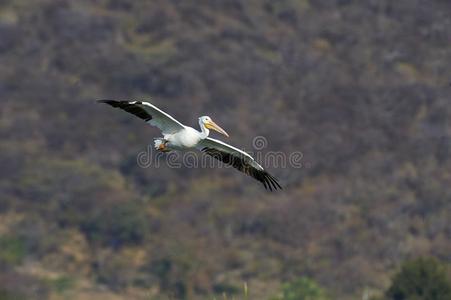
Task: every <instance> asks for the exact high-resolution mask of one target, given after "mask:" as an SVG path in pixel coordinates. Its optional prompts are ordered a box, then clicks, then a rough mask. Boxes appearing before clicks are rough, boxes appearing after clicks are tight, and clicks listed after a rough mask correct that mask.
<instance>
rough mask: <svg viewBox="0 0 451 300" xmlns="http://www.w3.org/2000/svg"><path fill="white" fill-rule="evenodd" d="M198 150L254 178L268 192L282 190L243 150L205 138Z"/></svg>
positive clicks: (274, 179)
mask: <svg viewBox="0 0 451 300" xmlns="http://www.w3.org/2000/svg"><path fill="white" fill-rule="evenodd" d="M198 148H199V149H200V150H201V151H202V152H204V153H206V154H208V155H210V156H212V157H214V158H216V159H218V160H220V161H222V162H223V163H226V164H228V165H231V166H232V167H234V168H235V169H237V170H239V171H241V172H243V173H245V174H247V175H249V176H251V177H254V178H255V179H257V180H258V181H260V182H261V183H263V185H264V186H265V188H266V189H268V190H270V191H272V190H277V189H282V187H281V186H280V184H279V183H278V182H277V180H276V178H274V177H273V176H272V175H270V174H269V173H268V172H266V171H265V169H263V167H262V166H260V165H259V164H258V163H257V162H256V161H255V160H254V159H253V158H252V156H250V155H249V154H247V153H246V152H244V151H243V150H240V149H238V148H235V147H233V146H230V145H228V144H226V143H224V142H221V141H219V140H215V139H212V138H206V139H204V140H202V141H200V142H199V145H198Z"/></svg>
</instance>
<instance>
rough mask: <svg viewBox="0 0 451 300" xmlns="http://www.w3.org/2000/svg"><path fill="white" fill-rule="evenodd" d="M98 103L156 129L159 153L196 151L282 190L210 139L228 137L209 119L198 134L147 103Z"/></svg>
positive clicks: (247, 159) (248, 160) (238, 153)
mask: <svg viewBox="0 0 451 300" xmlns="http://www.w3.org/2000/svg"><path fill="white" fill-rule="evenodd" d="M98 102H100V103H106V104H108V105H111V106H113V107H117V108H120V109H123V110H125V111H127V112H129V113H131V114H133V115H135V116H137V117H139V118H141V119H143V120H144V121H146V122H147V123H149V124H150V125H153V126H156V127H158V128H159V129H160V130H161V132H162V134H163V137H161V138H156V139H155V140H154V145H155V148H156V149H157V150H158V151H162V152H169V151H172V150H186V149H199V150H201V151H202V152H204V153H206V154H207V155H210V156H212V157H214V158H216V159H218V160H220V161H222V162H224V163H226V164H229V165H231V166H233V167H234V168H236V169H238V170H239V171H241V172H243V173H245V174H247V175H249V176H252V177H253V178H255V179H256V180H258V181H260V182H261V183H263V185H264V186H265V188H266V189H269V190H277V189H281V186H280V184H279V183H278V182H277V180H276V179H275V178H274V177H273V176H271V175H270V174H269V173H268V172H266V171H265V170H264V168H263V167H262V166H260V165H259V164H258V163H257V162H256V161H255V160H254V159H253V158H252V156H250V155H249V154H248V153H246V152H244V151H243V150H240V149H238V148H235V147H233V146H231V145H228V144H226V143H224V142H222V141H219V140H216V139H212V138H209V137H208V136H209V134H210V129H212V130H215V131H218V132H219V133H221V134H224V135H225V136H228V134H227V133H226V132H225V130H224V129H222V128H221V127H219V125H218V124H216V123H215V122H213V120H212V119H211V118H210V117H208V116H203V117H200V118H199V126H200V129H201V131H198V130H196V129H194V128H192V127H189V126H185V125H183V124H182V123H180V122H179V121H177V120H176V119H174V118H173V117H172V116H170V115H169V114H167V113H165V112H164V111H162V110H160V109H159V108H157V107H156V106H155V105H153V104H151V103H148V102H142V101H117V100H99V101H98Z"/></svg>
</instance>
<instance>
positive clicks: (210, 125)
mask: <svg viewBox="0 0 451 300" xmlns="http://www.w3.org/2000/svg"><path fill="white" fill-rule="evenodd" d="M199 123H200V125H201V126H204V127H205V128H207V129H213V130H215V131H217V132H219V133H221V134H223V135H225V136H226V137H229V135H228V134H227V132H225V130H224V129H222V128H221V127H219V125H218V124H216V123H215V122H213V120H212V119H211V118H210V117H209V116H203V117H200V118H199Z"/></svg>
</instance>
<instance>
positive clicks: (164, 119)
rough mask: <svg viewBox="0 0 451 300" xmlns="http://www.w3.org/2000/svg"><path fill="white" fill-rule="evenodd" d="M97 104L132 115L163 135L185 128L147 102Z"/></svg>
mask: <svg viewBox="0 0 451 300" xmlns="http://www.w3.org/2000/svg"><path fill="white" fill-rule="evenodd" d="M97 102H99V103H106V104H108V105H111V106H112V107H117V108H120V109H123V110H125V111H126V112H129V113H131V114H134V115H135V116H137V117H138V118H141V119H143V120H144V121H146V122H147V123H149V124H150V125H153V126H156V127H158V128H159V129H160V130H161V132H162V133H163V134H172V133H175V132H178V131H180V130H182V129H183V128H185V126H184V125H183V124H182V123H180V122H179V121H177V120H176V119H174V118H173V117H172V116H170V115H168V114H167V113H165V112H164V111H162V110H161V109H159V108H158V107H156V106H155V105H152V104H150V103H149V102H142V101H117V100H98V101H97Z"/></svg>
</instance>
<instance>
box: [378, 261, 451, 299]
mask: <svg viewBox="0 0 451 300" xmlns="http://www.w3.org/2000/svg"><path fill="white" fill-rule="evenodd" d="M386 296H387V298H388V299H393V300H449V299H451V282H450V280H449V278H448V277H447V274H446V268H445V267H444V266H443V265H442V264H440V263H439V262H438V261H437V260H435V259H433V258H418V259H415V260H412V261H408V262H406V263H404V264H403V265H402V267H401V270H400V271H399V272H398V273H397V274H396V275H395V276H394V278H393V281H392V284H391V286H390V288H389V289H388V290H387V292H386Z"/></svg>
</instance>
